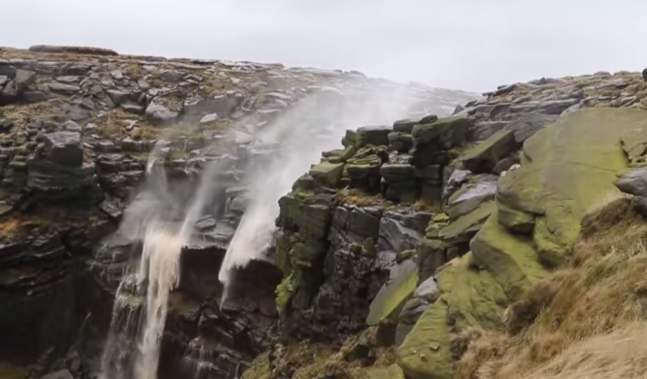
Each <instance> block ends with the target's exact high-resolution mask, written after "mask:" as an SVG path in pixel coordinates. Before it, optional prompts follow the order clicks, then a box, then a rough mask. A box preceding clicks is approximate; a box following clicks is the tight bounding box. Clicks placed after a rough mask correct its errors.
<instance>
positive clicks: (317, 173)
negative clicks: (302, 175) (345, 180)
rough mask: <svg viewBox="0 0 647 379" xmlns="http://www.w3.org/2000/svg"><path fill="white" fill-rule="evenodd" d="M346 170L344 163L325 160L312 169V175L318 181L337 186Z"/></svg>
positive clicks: (325, 184) (329, 185)
mask: <svg viewBox="0 0 647 379" xmlns="http://www.w3.org/2000/svg"><path fill="white" fill-rule="evenodd" d="M343 171H344V164H343V163H331V162H329V161H324V162H321V163H319V164H318V165H316V166H314V167H312V168H311V169H310V172H309V174H310V176H311V177H312V178H313V179H314V180H315V181H317V182H319V183H321V184H322V185H324V186H328V187H337V186H338V185H339V182H340V180H341V175H342V172H343Z"/></svg>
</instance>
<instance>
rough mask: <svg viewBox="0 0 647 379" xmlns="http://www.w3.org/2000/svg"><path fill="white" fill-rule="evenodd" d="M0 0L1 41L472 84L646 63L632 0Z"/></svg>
mask: <svg viewBox="0 0 647 379" xmlns="http://www.w3.org/2000/svg"><path fill="white" fill-rule="evenodd" d="M4 1H6V2H9V3H11V5H8V6H7V5H5V6H3V7H2V11H3V12H2V13H3V17H2V21H1V22H0V45H4V46H14V47H28V46H30V45H33V44H77V45H94V46H101V47H110V48H113V49H115V50H117V51H119V52H121V53H132V54H146V55H162V56H166V57H195V58H216V59H230V60H250V61H258V62H280V63H283V64H285V65H287V66H311V67H321V68H341V69H357V70H360V71H363V72H365V73H367V74H370V75H372V76H381V77H386V78H389V79H394V80H399V81H408V80H416V81H420V82H424V83H426V84H429V85H432V86H436V87H448V88H459V89H466V90H474V91H486V90H491V89H493V88H495V87H496V86H497V85H500V84H506V83H510V82H515V81H528V80H532V79H535V78H538V77H541V76H547V77H550V76H553V77H557V76H564V75H570V74H584V73H593V72H595V71H599V70H607V71H612V72H613V71H618V70H622V69H627V70H636V71H637V70H641V69H642V68H643V66H647V48H646V45H645V43H644V40H645V35H647V24H646V23H645V21H644V19H645V17H647V2H645V1H639V0H614V1H611V0H560V1H557V0H545V1H536V0H533V1H529V0H443V1H440V0H92V1H90V0H14V1H11V0H4Z"/></svg>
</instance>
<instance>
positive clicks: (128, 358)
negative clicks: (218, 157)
mask: <svg viewBox="0 0 647 379" xmlns="http://www.w3.org/2000/svg"><path fill="white" fill-rule="evenodd" d="M152 155H153V154H152ZM153 159H155V158H154V157H153V158H151V159H150V160H149V163H148V164H147V167H146V173H147V175H149V176H148V178H147V184H148V185H147V186H145V187H144V189H143V190H142V192H141V193H140V196H141V197H142V198H150V199H152V200H151V201H149V202H148V203H144V205H143V206H142V205H138V204H137V203H136V202H134V203H133V204H132V206H131V208H129V209H128V210H127V211H126V212H125V214H124V220H123V221H122V224H121V226H120V230H119V232H118V234H120V235H121V236H122V237H123V238H126V239H128V240H130V241H133V242H136V241H138V240H140V241H143V247H142V254H141V258H140V260H139V264H138V266H137V270H136V272H135V273H134V274H132V273H131V274H129V275H126V276H125V277H124V279H123V280H122V282H121V283H120V285H119V288H118V289H117V294H116V297H115V305H114V309H113V315H112V321H111V326H110V332H109V335H108V340H107V342H106V346H105V348H104V352H103V356H102V362H101V365H102V368H101V375H100V378H101V379H157V368H158V365H159V354H160V344H161V339H162V335H163V332H164V325H165V322H166V316H167V313H168V300H169V294H170V292H171V291H172V290H174V289H175V288H176V287H177V286H178V284H179V280H180V265H179V261H180V255H181V251H182V248H183V247H184V246H186V245H187V244H188V243H189V241H190V238H191V234H192V232H193V226H194V225H195V222H196V221H197V219H198V218H199V217H200V215H201V213H202V211H203V208H204V206H205V203H206V201H207V200H208V199H209V196H210V195H211V193H212V190H213V186H214V184H215V174H216V173H218V172H219V165H218V164H217V162H212V163H211V164H210V166H209V167H208V169H207V170H206V171H205V172H204V173H203V175H202V177H201V180H200V185H199V186H198V188H197V190H196V191H195V193H194V194H193V197H192V201H191V202H190V204H189V206H188V211H186V212H183V211H182V209H183V207H182V206H181V204H178V202H177V201H176V200H175V199H174V197H173V195H172V194H171V192H170V191H169V188H168V183H167V181H166V177H165V175H164V169H163V168H161V167H160V168H159V170H155V167H156V166H155V163H154V162H151V161H152V160H153ZM178 219H180V220H181V222H177V221H176V220H178Z"/></svg>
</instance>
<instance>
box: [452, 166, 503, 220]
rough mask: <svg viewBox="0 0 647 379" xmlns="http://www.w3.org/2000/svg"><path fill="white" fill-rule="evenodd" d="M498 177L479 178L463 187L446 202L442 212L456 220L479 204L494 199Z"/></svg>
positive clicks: (485, 176) (484, 176)
mask: <svg viewBox="0 0 647 379" xmlns="http://www.w3.org/2000/svg"><path fill="white" fill-rule="evenodd" d="M497 181H498V177H497V176H495V175H482V176H479V177H478V178H477V179H476V180H474V181H473V183H470V184H468V185H466V186H463V187H462V188H461V189H459V190H458V191H456V192H455V193H454V194H453V195H452V196H451V197H450V198H449V200H448V202H447V206H446V207H445V209H444V211H445V213H447V214H448V215H449V217H451V218H452V219H457V218H459V217H461V216H463V215H466V214H468V213H470V212H472V211H473V210H475V209H476V208H477V207H478V206H479V205H481V203H483V202H485V201H489V200H493V199H494V195H495V194H496V189H497Z"/></svg>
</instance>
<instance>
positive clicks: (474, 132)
mask: <svg viewBox="0 0 647 379" xmlns="http://www.w3.org/2000/svg"><path fill="white" fill-rule="evenodd" d="M506 125H508V122H506V121H482V122H477V123H476V124H474V126H473V127H472V128H470V140H472V141H478V142H481V141H485V140H486V139H488V138H490V137H491V136H492V135H494V134H495V133H496V132H498V131H500V130H501V129H503V128H504V127H505V126H506Z"/></svg>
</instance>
